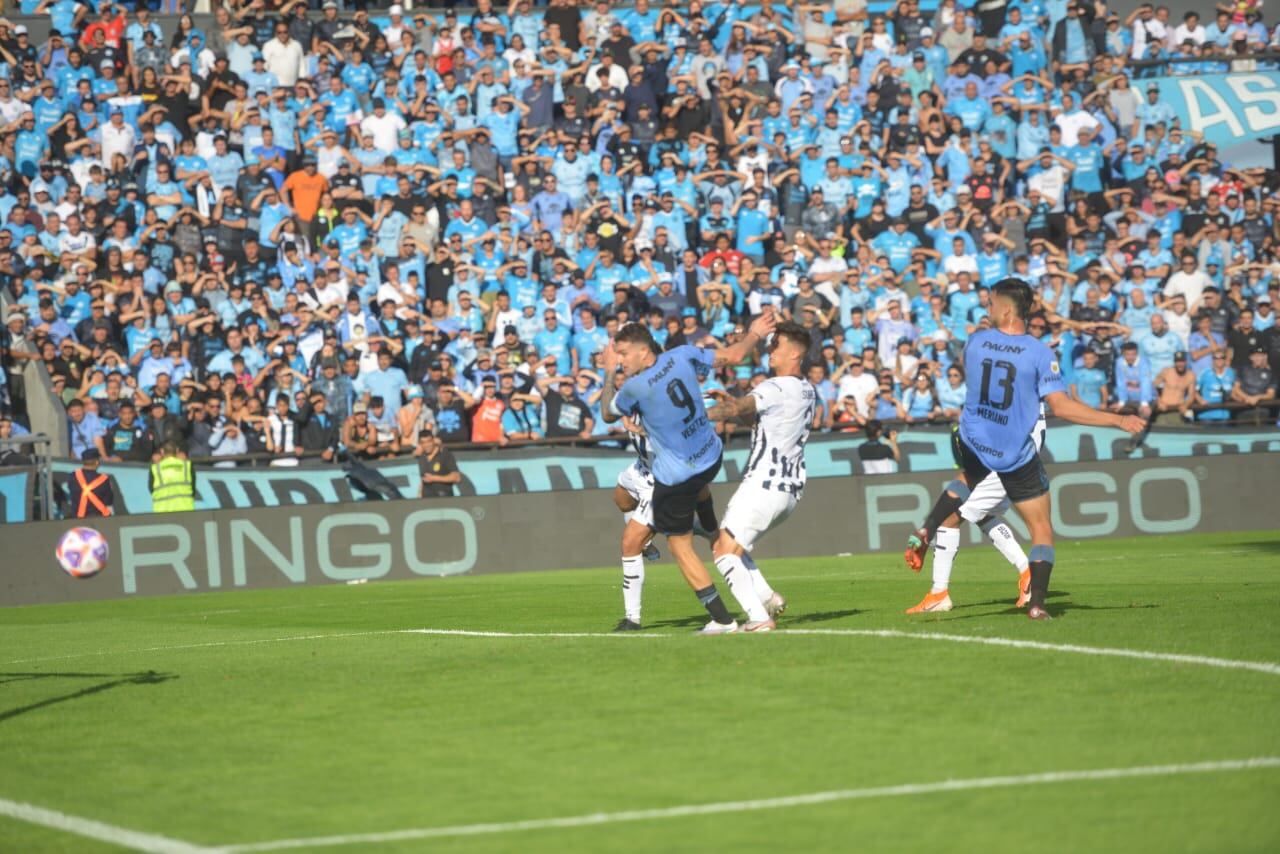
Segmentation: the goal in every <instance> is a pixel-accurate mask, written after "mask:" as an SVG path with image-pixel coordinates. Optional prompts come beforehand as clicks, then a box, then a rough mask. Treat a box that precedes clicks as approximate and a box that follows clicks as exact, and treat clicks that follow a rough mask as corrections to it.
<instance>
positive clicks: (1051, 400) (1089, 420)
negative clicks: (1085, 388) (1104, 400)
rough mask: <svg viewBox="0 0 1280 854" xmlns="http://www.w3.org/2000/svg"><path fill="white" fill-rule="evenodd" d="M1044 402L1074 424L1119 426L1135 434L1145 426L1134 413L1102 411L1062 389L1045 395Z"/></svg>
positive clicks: (1056, 413) (1059, 415) (1055, 413)
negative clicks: (1121, 413)
mask: <svg viewBox="0 0 1280 854" xmlns="http://www.w3.org/2000/svg"><path fill="white" fill-rule="evenodd" d="M1044 402H1045V403H1047V404H1048V405H1049V409H1050V410H1051V411H1052V412H1053V414H1054V415H1056V416H1058V417H1059V418H1064V419H1066V420H1067V421H1071V422H1073V423H1075V424H1083V425H1084V426H1086V427H1119V428H1120V429H1121V430H1124V431H1125V432H1126V433H1133V434H1135V435H1136V434H1138V433H1141V432H1142V431H1143V430H1145V429H1146V427H1147V422H1145V421H1143V420H1142V419H1141V418H1139V417H1138V416H1136V415H1117V414H1115V413H1112V412H1103V411H1102V410H1100V409H1094V408H1093V407H1092V406H1088V405H1086V404H1083V403H1081V402H1080V401H1078V400H1073V399H1072V398H1071V397H1069V396H1068V395H1067V393H1066V392H1062V391H1055V392H1053V393H1052V394H1049V395H1046V396H1045V399H1044Z"/></svg>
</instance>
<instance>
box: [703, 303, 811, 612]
mask: <svg viewBox="0 0 1280 854" xmlns="http://www.w3.org/2000/svg"><path fill="white" fill-rule="evenodd" d="M809 344H810V339H809V333H808V331H807V330H806V329H805V328H804V327H802V326H800V325H799V324H796V323H790V322H788V323H780V324H778V327H777V329H776V330H775V331H774V335H773V339H772V341H771V342H770V345H769V350H768V352H769V367H770V368H771V369H772V371H773V376H772V377H770V378H769V379H767V380H765V381H764V382H762V383H760V384H759V385H758V386H756V387H755V388H753V389H752V390H751V392H750V393H748V394H746V395H744V396H743V397H740V398H736V399H735V398H731V397H728V396H725V395H722V396H721V398H720V402H719V403H717V404H716V405H715V406H713V407H712V408H711V409H710V410H708V412H707V417H708V418H710V419H711V420H713V421H725V420H728V419H731V418H742V417H746V418H754V419H755V422H756V423H755V426H754V428H753V429H752V431H751V452H750V453H749V454H748V456H747V467H746V469H745V470H744V471H743V474H742V483H741V484H739V485H738V489H737V491H736V492H734V494H733V498H731V499H730V500H729V507H728V509H726V510H725V515H724V521H723V523H722V524H721V526H720V536H719V538H718V539H717V540H716V544H715V548H714V549H713V550H712V552H713V554H714V555H715V559H716V569H718V570H720V574H721V575H723V576H724V580H725V583H726V584H728V585H729V591H730V592H731V593H733V596H734V598H735V599H737V601H738V604H739V605H740V606H741V607H742V610H744V611H746V612H747V620H748V622H747V624H746V627H745V628H747V629H748V630H750V631H772V630H773V629H775V628H777V624H776V622H775V619H776V618H777V616H778V615H779V614H781V613H782V612H783V610H785V609H786V607H787V600H786V599H784V598H783V597H782V596H781V595H780V594H779V593H777V592H776V591H774V590H773V589H772V588H771V587H770V586H769V582H768V581H766V580H765V577H764V574H763V573H762V572H760V568H759V567H758V566H756V565H755V561H753V560H752V559H751V550H752V549H753V548H755V544H756V543H757V542H758V541H759V539H760V537H762V536H763V535H764V534H765V533H767V532H768V531H769V530H770V529H772V528H774V527H775V526H777V525H779V524H781V523H782V522H784V521H786V520H787V518H789V517H790V516H791V514H792V513H794V512H795V509H796V505H797V504H798V503H799V502H800V498H801V496H802V495H803V494H804V484H805V466H804V446H805V443H806V442H807V441H808V440H809V429H810V427H811V426H812V425H813V416H814V411H815V409H816V407H817V400H818V396H817V392H816V391H815V390H814V388H813V386H812V385H810V384H809V381H808V380H806V379H805V378H804V376H803V374H802V373H801V367H802V365H803V363H804V359H805V356H806V354H807V353H808V352H809Z"/></svg>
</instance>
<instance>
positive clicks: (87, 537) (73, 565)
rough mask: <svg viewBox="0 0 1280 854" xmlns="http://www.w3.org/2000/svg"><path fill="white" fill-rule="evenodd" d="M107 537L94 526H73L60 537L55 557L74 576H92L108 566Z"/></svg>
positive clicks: (68, 573)
mask: <svg viewBox="0 0 1280 854" xmlns="http://www.w3.org/2000/svg"><path fill="white" fill-rule="evenodd" d="M107 553H108V552H107V538H106V537H104V536H102V534H100V533H98V532H97V531H95V530H94V529H93V528H72V529H71V530H69V531H67V532H66V533H65V534H63V535H62V536H61V537H59V538H58V548H57V549H56V550H55V551H54V557H56V558H57V559H58V566H60V567H62V571H63V572H65V573H66V574H67V575H70V576H71V577H72V578H91V577H93V576H95V575H97V574H98V573H99V572H102V570H104V569H106V567H107Z"/></svg>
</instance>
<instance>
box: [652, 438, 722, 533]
mask: <svg viewBox="0 0 1280 854" xmlns="http://www.w3.org/2000/svg"><path fill="white" fill-rule="evenodd" d="M721 459H722V458H721V457H716V461H715V462H714V463H713V464H712V465H711V466H710V467H709V468H708V469H707V470H706V471H702V472H698V473H697V474H695V475H694V476H693V477H691V478H689V479H688V480H686V481H684V482H682V483H676V484H665V483H663V482H662V481H660V480H658V479H656V478H655V479H654V481H653V529H654V530H655V531H657V532H658V533H660V534H668V535H670V534H687V533H689V532H690V531H692V530H693V516H694V513H696V512H697V509H698V495H699V493H701V492H702V488H703V487H704V486H706V485H708V484H709V483H711V481H713V480H715V479H716V475H717V474H719V473H720V462H721Z"/></svg>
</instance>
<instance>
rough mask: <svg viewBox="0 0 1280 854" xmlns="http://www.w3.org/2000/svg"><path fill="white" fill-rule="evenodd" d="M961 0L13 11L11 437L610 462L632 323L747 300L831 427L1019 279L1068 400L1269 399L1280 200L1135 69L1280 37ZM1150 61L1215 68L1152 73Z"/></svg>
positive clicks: (960, 333) (1275, 346) (1211, 415)
mask: <svg viewBox="0 0 1280 854" xmlns="http://www.w3.org/2000/svg"><path fill="white" fill-rule="evenodd" d="M964 5H965V4H957V3H955V2H954V0H945V2H944V3H943V4H942V5H941V6H940V7H939V8H937V10H936V11H931V12H928V13H925V12H922V11H921V10H920V8H919V7H918V6H917V5H916V3H915V2H913V0H902V2H899V3H897V4H896V5H894V6H893V7H891V8H890V9H889V10H888V11H887V12H885V13H883V14H869V13H868V12H867V8H866V5H865V4H864V3H863V2H862V0H837V2H836V3H835V4H834V6H829V5H803V4H802V5H786V4H781V3H770V2H764V3H762V4H760V5H740V4H738V3H730V4H723V3H713V4H705V5H704V4H702V3H699V2H697V0H693V2H687V3H686V2H680V3H671V4H666V5H657V4H653V5H651V4H650V3H648V2H646V0H637V2H636V3H635V4H634V6H625V7H624V6H613V5H611V4H610V3H609V2H597V3H591V4H584V5H577V4H574V3H572V2H567V0H554V2H552V3H551V5H550V6H549V7H544V6H535V5H533V4H531V3H530V2H529V0H516V2H513V3H511V5H510V6H508V7H506V8H501V7H496V6H494V5H493V4H492V3H491V2H490V0H478V3H477V6H476V7H475V8H474V9H467V10H461V9H459V10H457V11H449V12H447V13H442V14H436V13H431V12H427V11H417V10H415V11H413V12H410V13H406V12H405V11H404V10H402V9H401V8H400V7H399V6H392V7H390V8H389V9H387V10H385V11H382V10H379V11H374V12H366V11H364V10H363V9H358V10H357V11H355V12H354V14H346V13H340V10H339V8H338V7H337V5H336V4H335V3H333V2H326V3H325V4H324V6H323V9H321V10H320V11H318V12H317V11H310V10H309V9H308V7H307V5H306V4H305V3H304V2H289V3H286V4H284V6H283V7H282V8H281V9H280V10H279V11H278V12H267V11H266V10H265V9H264V4H262V3H261V2H254V3H252V4H248V5H245V6H241V7H231V8H228V7H219V8H217V10H216V14H215V15H214V19H213V22H212V24H211V25H210V26H208V28H207V29H205V30H202V29H201V28H200V27H199V26H197V25H196V24H195V23H194V22H193V20H192V19H191V18H190V17H188V16H183V17H182V18H181V19H180V20H179V21H178V22H177V25H176V29H173V30H172V31H168V30H164V29H162V28H161V27H160V26H159V25H157V23H156V22H155V21H154V20H152V19H151V17H150V16H149V14H148V13H147V11H146V10H145V8H139V9H138V10H137V11H136V12H133V11H129V12H126V11H125V10H124V9H123V8H122V7H121V6H119V5H107V4H103V5H102V6H101V7H99V8H98V9H96V10H95V9H93V8H91V7H90V6H87V5H81V4H77V3H76V2H74V0H57V2H52V3H51V2H48V0H43V2H40V3H39V4H38V6H37V5H36V4H33V3H32V2H31V0H24V2H23V4H22V9H23V11H24V12H40V13H46V12H47V13H48V14H49V15H50V16H51V18H52V24H53V26H54V32H53V33H52V34H51V35H50V37H49V39H48V40H47V41H46V42H45V43H43V44H35V43H33V41H32V39H31V36H30V34H29V33H27V32H26V30H25V28H24V27H22V26H13V25H10V24H8V23H7V22H3V23H0V59H2V60H3V64H0V71H2V72H3V74H4V77H3V79H0V117H2V121H3V123H4V127H3V131H2V132H3V135H4V142H5V144H4V146H3V152H4V153H3V161H2V164H0V166H2V168H3V172H4V175H5V176H6V183H5V187H4V190H3V193H4V194H3V196H0V214H2V215H3V219H4V221H5V225H4V227H3V229H0V282H2V284H3V287H4V289H5V290H6V291H7V295H8V298H9V303H10V306H11V307H10V308H9V310H8V313H7V315H6V317H5V324H6V326H5V329H6V337H5V339H4V342H3V344H4V348H5V349H4V351H3V358H4V362H5V368H6V370H5V371H4V372H3V375H4V378H5V385H4V386H3V387H0V394H2V395H3V401H4V403H5V407H6V411H13V412H15V413H17V414H18V417H17V419H16V423H12V424H10V425H9V426H8V427H7V428H6V429H8V430H13V431H21V430H22V429H24V428H23V425H22V418H21V412H22V406H21V403H22V398H23V396H24V393H25V390H24V389H23V388H21V382H20V379H21V378H20V377H17V376H16V374H17V372H18V371H19V370H20V369H21V366H22V365H23V363H24V362H25V361H26V360H32V359H35V360H39V361H41V362H42V363H43V364H44V365H45V366H46V367H47V369H48V372H49V375H50V376H51V378H52V382H53V388H54V390H55V392H56V394H58V395H59V396H60V397H61V398H62V400H63V401H64V402H65V404H66V409H67V414H68V418H69V422H70V428H71V442H72V449H71V450H72V453H73V455H75V456H77V457H79V456H80V455H81V453H82V452H83V451H85V450H87V449H90V448H96V449H97V450H99V452H100V453H101V455H102V457H103V458H104V459H106V460H108V461H113V460H135V461H145V460H148V459H151V458H152V456H153V454H155V453H156V451H157V450H158V449H159V448H160V447H161V446H162V445H164V444H166V443H168V442H177V443H179V444H180V445H182V446H184V447H185V448H186V449H187V451H188V453H189V454H190V455H191V456H192V457H196V458H204V457H214V458H217V457H228V458H231V459H229V460H228V461H225V462H223V463H222V465H233V464H235V463H234V459H237V458H239V457H241V455H245V454H252V453H255V452H257V453H261V452H268V453H270V454H272V455H274V457H275V458H276V463H277V464H285V463H295V462H297V461H298V459H299V458H300V457H301V458H309V457H314V458H322V459H325V460H332V459H335V458H337V457H340V456H344V457H348V458H354V459H376V458H382V457H389V456H394V455H397V454H404V453H410V452H413V451H415V450H417V449H418V448H419V447H420V446H421V445H422V443H423V439H424V437H425V436H427V435H429V434H433V435H435V436H437V437H439V438H440V439H443V440H444V441H445V442H449V443H457V442H466V441H473V442H485V443H494V442H496V443H500V444H506V443H510V442H512V441H521V440H539V439H544V438H561V437H562V438H577V439H584V438H589V437H598V436H601V435H603V434H606V433H607V432H608V430H609V428H608V427H607V426H606V425H605V423H604V421H603V419H601V418H600V417H599V409H598V407H599V400H600V389H601V384H602V383H604V382H609V381H616V378H609V377H606V376H604V375H603V373H602V371H601V370H600V367H599V366H600V358H601V350H602V348H603V347H604V346H605V344H606V343H607V341H608V339H609V336H610V334H611V333H612V332H613V331H614V330H615V329H616V328H617V327H618V325H619V324H622V323H627V322H639V323H645V324H648V325H649V326H650V327H651V328H652V329H653V331H654V334H655V337H656V338H657V339H658V341H659V342H661V343H663V344H665V345H666V346H672V345H674V344H677V343H682V342H694V343H698V342H705V341H708V340H716V341H720V342H731V341H733V340H734V339H735V338H736V336H739V335H741V334H742V333H743V330H744V328H745V325H746V324H748V323H749V322H750V319H751V317H752V316H753V315H755V314H758V313H759V312H760V311H762V310H763V309H764V308H765V307H766V306H772V307H773V308H774V309H775V310H777V311H779V312H781V314H782V315H784V316H786V317H791V318H794V319H796V320H797V321H799V322H800V323H802V324H804V325H805V326H806V327H808V328H809V329H810V330H812V332H813V342H814V344H813V351H812V359H811V367H810V369H809V378H810V379H811V380H812V381H813V382H814V383H815V385H816V386H817V387H818V388H819V390H820V396H821V399H822V402H823V407H822V409H821V411H820V412H819V413H818V414H817V419H818V421H819V424H818V426H819V427H821V428H824V429H830V430H837V431H849V430H859V429H862V428H863V427H864V426H865V425H866V424H867V423H868V422H869V421H881V422H905V423H920V422H931V421H946V420H951V419H954V418H955V416H956V415H957V413H958V410H959V408H960V407H961V405H962V402H963V400H964V396H965V389H966V382H967V379H966V377H965V376H964V375H963V372H962V370H961V366H960V365H959V363H958V357H959V355H960V353H961V351H962V349H963V346H964V343H965V341H966V340H967V338H968V337H969V335H971V334H972V333H973V332H974V331H975V330H976V329H980V328H982V327H983V326H984V325H986V324H987V323H988V319H987V312H986V305H987V301H988V296H987V290H986V288H987V286H989V285H991V284H992V283H994V282H995V281H997V280H999V279H1000V278H1002V277H1004V276H1006V275H1009V274H1013V275H1019V276H1022V277H1024V278H1026V279H1028V280H1030V281H1032V282H1033V283H1035V285H1036V286H1037V287H1038V289H1039V290H1040V293H1041V294H1042V296H1043V301H1044V308H1045V310H1044V311H1043V312H1041V313H1040V314H1039V315H1038V316H1037V317H1036V319H1035V320H1034V321H1033V323H1032V326H1031V329H1032V332H1033V334H1036V335H1040V336H1043V337H1046V338H1047V339H1048V340H1050V341H1051V342H1052V343H1053V345H1054V346H1055V347H1056V348H1057V350H1058V353H1059V356H1060V363H1061V366H1062V369H1063V371H1064V372H1065V373H1066V374H1067V377H1068V382H1069V384H1070V388H1071V393H1072V394H1074V395H1075V396H1077V397H1079V398H1080V399H1081V400H1084V401H1085V402H1087V403H1090V404H1094V405H1101V406H1110V407H1133V408H1135V409H1138V410H1140V411H1141V412H1142V413H1143V414H1148V413H1150V414H1152V415H1153V416H1155V417H1156V418H1157V420H1167V421H1174V422H1179V421H1183V420H1193V419H1194V420H1198V421H1204V422H1224V421H1230V420H1232V419H1235V418H1240V417H1246V416H1242V415H1241V412H1240V410H1242V409H1243V410H1247V409H1250V408H1251V407H1255V406H1257V405H1258V404H1263V405H1265V404H1266V403H1267V402H1268V401H1272V400H1274V398H1275V394H1276V381H1275V377H1276V371H1277V369H1280V332H1278V331H1277V329H1276V327H1275V308H1274V307H1273V304H1274V301H1275V300H1277V299H1280V294H1278V293H1277V287H1280V279H1277V278H1276V276H1275V271H1276V266H1275V255H1274V253H1275V241H1276V230H1275V222H1274V211H1275V206H1276V203H1277V198H1278V196H1277V193H1276V191H1277V185H1278V183H1280V182H1277V178H1276V172H1275V171H1274V170H1263V169H1233V168H1231V166H1230V164H1227V163H1224V162H1222V160H1221V159H1220V155H1221V153H1220V152H1219V151H1218V150H1217V149H1216V148H1215V146H1214V145H1212V144H1209V143H1207V142H1205V141H1204V140H1202V139H1201V138H1200V137H1199V136H1198V135H1197V134H1195V133H1192V132H1189V131H1188V130H1186V129H1181V128H1179V127H1178V126H1177V124H1176V122H1175V120H1174V119H1175V117H1174V115H1173V113H1172V111H1171V110H1170V108H1169V107H1168V105H1167V104H1165V103H1162V102H1161V101H1160V99H1159V97H1158V93H1157V92H1156V90H1155V89H1154V88H1144V83H1143V77H1149V76H1152V75H1157V74H1164V73H1169V74H1181V73H1202V72H1205V71H1215V70H1224V71H1225V70H1231V69H1233V68H1238V67H1243V66H1240V65H1239V63H1242V62H1245V63H1252V65H1249V66H1248V67H1249V68H1257V67H1261V65H1262V64H1263V63H1264V60H1258V59H1254V58H1248V59H1246V58H1245V57H1252V56H1253V55H1254V54H1255V53H1256V52H1257V51H1260V50H1263V49H1265V48H1267V47H1269V46H1270V45H1272V44H1274V43H1275V42H1277V41H1278V40H1280V30H1277V31H1276V32H1275V33H1273V32H1272V31H1271V29H1270V28H1269V27H1268V26H1267V25H1266V24H1264V23H1263V21H1262V20H1261V17H1260V15H1259V14H1258V13H1257V12H1256V11H1241V12H1239V13H1238V14H1235V15H1232V14H1228V13H1226V12H1223V13H1220V14H1218V15H1217V16H1216V17H1215V18H1212V19H1211V20H1209V21H1208V22H1207V23H1204V22H1201V21H1199V20H1198V19H1197V18H1196V17H1195V16H1194V15H1188V17H1187V18H1186V19H1185V20H1184V21H1182V22H1175V21H1173V20H1171V19H1170V18H1169V13H1168V10H1167V9H1163V8H1161V9H1152V8H1151V7H1149V6H1144V7H1142V8H1141V9H1139V10H1138V11H1136V12H1135V13H1134V14H1132V15H1129V16H1128V17H1126V18H1124V19H1121V18H1119V17H1117V16H1116V15H1115V14H1113V13H1111V12H1109V11H1108V9H1107V7H1106V5H1105V4H1104V3H1101V2H1099V3H1093V4H1088V5H1078V4H1064V3H1041V2H1038V0H1032V2H1020V0H1015V2H1013V3H1010V4H1008V5H1007V6H1006V5H1004V4H980V6H979V7H977V8H978V10H977V11H975V9H973V8H971V9H969V10H968V11H966V10H965V9H964V8H963V7H964ZM29 6H30V7H32V8H31V9H28V7H29ZM1247 6H1248V4H1240V5H1239V6H1238V7H1237V8H1238V9H1241V10H1243V9H1245V8H1246V7H1247ZM992 7H997V8H994V10H993V8H992ZM170 20H173V19H170ZM1168 58H1179V59H1184V60H1186V59H1191V60H1194V61H1188V62H1177V63H1171V64H1169V65H1168V66H1167V71H1166V68H1165V67H1150V66H1143V64H1142V63H1141V62H1140V61H1141V60H1152V59H1168ZM1135 63H1136V64H1135ZM766 370H767V363H765V364H757V365H751V366H747V367H739V368H737V369H733V370H729V371H727V372H725V373H724V374H722V375H718V376H708V377H707V379H706V383H705V391H708V392H709V391H711V390H712V389H715V388H723V389H726V390H727V391H728V392H729V393H730V394H733V395H739V394H743V393H745V392H746V391H747V390H749V389H750V388H751V387H752V385H753V384H755V383H757V382H759V381H760V379H761V378H762V377H763V376H764V375H765V373H766ZM1226 403H1234V404H1235V405H1236V406H1235V408H1231V409H1228V408H1214V407H1213V406H1212V405H1213V404H1226ZM1262 412H1263V413H1264V415H1265V410H1263V411H1262ZM1253 417H1257V412H1256V411H1255V413H1254V416H1253ZM1265 417H1266V418H1267V419H1268V420H1269V421H1274V418H1275V416H1274V410H1272V411H1271V413H1270V414H1269V415H1265ZM731 429H732V428H731Z"/></svg>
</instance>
